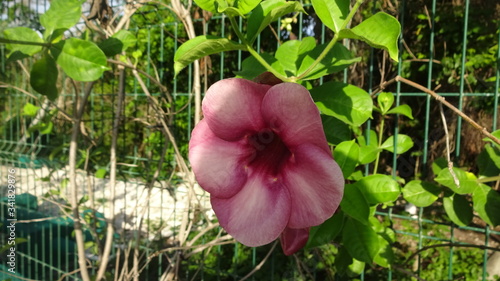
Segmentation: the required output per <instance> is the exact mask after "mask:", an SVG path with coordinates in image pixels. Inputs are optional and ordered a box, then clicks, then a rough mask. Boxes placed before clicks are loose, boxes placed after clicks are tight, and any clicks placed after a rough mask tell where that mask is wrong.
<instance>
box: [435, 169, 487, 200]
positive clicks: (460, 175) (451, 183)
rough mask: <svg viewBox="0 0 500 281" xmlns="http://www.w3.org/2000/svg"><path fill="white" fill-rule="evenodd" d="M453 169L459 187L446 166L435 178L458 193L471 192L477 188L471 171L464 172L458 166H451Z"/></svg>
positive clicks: (475, 179)
mask: <svg viewBox="0 0 500 281" xmlns="http://www.w3.org/2000/svg"><path fill="white" fill-rule="evenodd" d="M453 171H454V172H455V175H456V177H457V179H458V181H459V182H460V187H458V186H457V185H456V184H455V180H454V178H453V176H452V175H451V173H450V170H449V169H447V168H446V169H442V170H441V171H440V172H439V174H438V176H437V177H436V178H435V180H436V181H437V182H438V183H440V184H442V185H444V186H446V187H448V188H450V189H451V190H452V191H453V192H455V193H458V194H467V193H472V192H474V190H476V189H477V188H478V186H479V184H478V183H477V178H476V176H475V175H474V174H473V173H469V172H465V171H463V170H461V169H458V168H453Z"/></svg>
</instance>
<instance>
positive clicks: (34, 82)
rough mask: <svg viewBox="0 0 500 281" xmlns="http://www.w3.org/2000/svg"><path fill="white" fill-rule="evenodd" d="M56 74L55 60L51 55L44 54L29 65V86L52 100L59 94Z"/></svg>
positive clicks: (57, 72)
mask: <svg viewBox="0 0 500 281" xmlns="http://www.w3.org/2000/svg"><path fill="white" fill-rule="evenodd" d="M58 75H59V71H58V70H57V65H56V62H55V61H54V59H52V57H51V56H49V55H48V54H45V55H44V56H43V57H42V58H41V59H39V60H37V61H36V62H35V63H34V64H33V66H32V67H31V72H30V84H31V87H32V88H33V89H34V90H35V91H37V92H38V93H40V94H42V95H44V96H46V97H47V98H49V99H50V100H52V101H54V100H55V99H56V98H57V96H58V95H59V91H58V90H57V86H56V84H57V76H58Z"/></svg>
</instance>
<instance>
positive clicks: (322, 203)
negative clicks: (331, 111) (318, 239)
mask: <svg viewBox="0 0 500 281" xmlns="http://www.w3.org/2000/svg"><path fill="white" fill-rule="evenodd" d="M286 165H287V166H286V167H284V169H283V174H282V176H283V181H284V184H285V186H286V187H287V188H288V191H289V192H290V196H291V198H292V213H291V215H290V221H289V222H288V227H290V228H295V229H298V228H306V227H310V226H315V225H319V224H321V223H323V222H324V221H325V220H326V219H328V218H329V217H331V216H332V215H333V213H334V212H335V210H337V208H338V206H339V204H340V201H341V200H342V195H343V192H344V177H343V175H342V171H341V170H340V168H339V166H338V165H337V163H336V162H335V161H334V160H333V158H332V156H331V153H325V152H324V151H323V150H322V149H320V148H319V147H317V146H314V145H310V144H303V145H300V146H299V147H297V148H296V150H295V152H294V154H293V155H292V158H291V161H289V162H288V163H287V164H286Z"/></svg>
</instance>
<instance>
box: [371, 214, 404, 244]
mask: <svg viewBox="0 0 500 281" xmlns="http://www.w3.org/2000/svg"><path fill="white" fill-rule="evenodd" d="M376 211H377V207H376V206H373V207H372V208H370V223H371V225H372V228H373V230H375V232H377V234H378V235H380V236H381V237H382V238H384V239H385V240H386V241H388V242H389V243H394V242H396V240H397V239H396V233H395V232H394V230H392V229H391V228H390V227H389V225H383V224H382V222H380V221H379V220H378V219H377V218H376V217H375V216H374V215H375V212H376Z"/></svg>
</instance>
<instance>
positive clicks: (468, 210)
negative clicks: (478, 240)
mask: <svg viewBox="0 0 500 281" xmlns="http://www.w3.org/2000/svg"><path fill="white" fill-rule="evenodd" d="M443 206H444V210H445V211H446V214H447V215H448V217H449V218H450V220H451V221H452V222H454V223H455V224H456V225H459V226H466V225H468V224H469V223H470V222H471V221H472V207H471V205H470V202H469V201H468V200H467V199H466V198H465V197H464V196H462V195H459V194H453V195H452V196H449V197H444V198H443Z"/></svg>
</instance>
